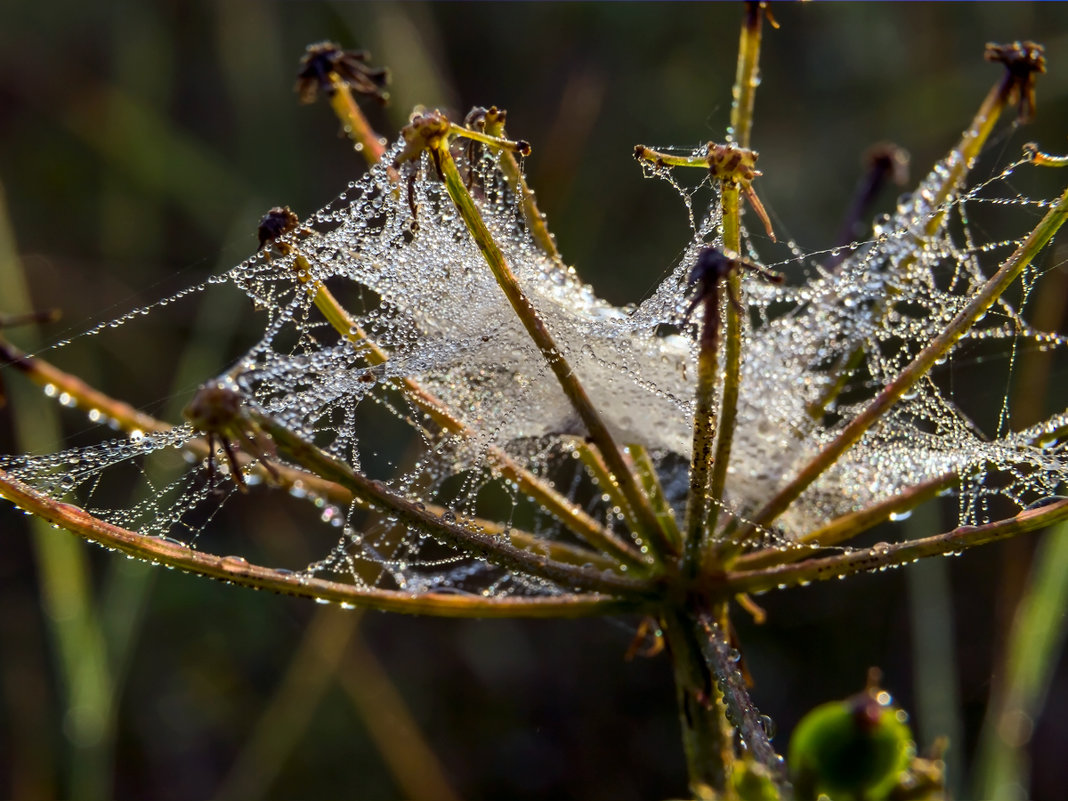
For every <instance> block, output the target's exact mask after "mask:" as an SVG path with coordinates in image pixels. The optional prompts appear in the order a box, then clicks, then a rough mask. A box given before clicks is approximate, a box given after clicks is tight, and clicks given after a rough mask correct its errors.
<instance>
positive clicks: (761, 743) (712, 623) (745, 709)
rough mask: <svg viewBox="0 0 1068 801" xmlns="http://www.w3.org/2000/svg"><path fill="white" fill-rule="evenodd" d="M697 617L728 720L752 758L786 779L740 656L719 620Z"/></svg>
mask: <svg viewBox="0 0 1068 801" xmlns="http://www.w3.org/2000/svg"><path fill="white" fill-rule="evenodd" d="M698 620H699V622H700V624H701V626H702V627H703V629H704V633H705V636H704V638H703V639H702V640H701V648H702V650H703V652H704V656H705V661H706V663H707V664H708V666H709V669H710V670H711V672H712V675H713V676H714V677H715V679H716V683H717V686H718V689H719V691H720V692H721V693H722V695H723V703H724V706H725V708H726V711H727V716H728V718H729V720H731V721H733V724H734V726H735V728H737V729H738V733H739V734H741V736H742V739H743V740H744V741H745V745H746V748H747V749H748V751H749V753H750V754H752V756H753V758H754V759H756V760H757V761H758V762H760V763H761V764H763V765H765V766H766V767H767V768H768V770H769V771H770V772H771V774H772V775H773V776H775V777H776V779H777V780H779V781H782V780H784V779H785V778H786V776H785V772H784V770H783V768H784V764H783V759H782V757H781V756H779V755H778V754H777V753H775V748H774V747H773V746H772V744H771V740H770V739H769V738H768V732H767V730H766V729H765V728H764V725H763V724H762V723H761V719H760V715H759V713H758V712H757V709H756V707H755V706H753V703H752V701H750V700H749V691H748V690H747V689H746V687H745V679H744V678H743V677H742V672H741V670H740V669H739V667H738V661H739V659H740V658H741V655H740V654H739V653H738V652H737V651H735V650H734V649H733V648H732V646H731V644H730V641H729V639H728V638H727V635H726V634H725V632H724V629H723V627H722V626H721V625H720V623H719V622H718V621H716V620H714V619H712V618H711V617H708V616H706V615H701V616H700V617H699V618H698Z"/></svg>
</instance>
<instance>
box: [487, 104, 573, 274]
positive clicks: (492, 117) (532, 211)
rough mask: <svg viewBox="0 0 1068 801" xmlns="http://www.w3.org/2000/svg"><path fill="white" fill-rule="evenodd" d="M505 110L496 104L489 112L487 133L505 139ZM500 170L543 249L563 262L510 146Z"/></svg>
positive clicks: (501, 161) (553, 257) (506, 150)
mask: <svg viewBox="0 0 1068 801" xmlns="http://www.w3.org/2000/svg"><path fill="white" fill-rule="evenodd" d="M504 118H505V113H504V111H503V110H501V109H497V108H496V107H493V108H491V109H489V110H488V111H487V112H486V133H487V134H489V135H490V136H494V137H497V138H498V139H506V138H507V137H506V136H505V132H504ZM499 150H500V154H501V160H500V165H501V172H503V173H504V178H505V180H506V181H508V185H509V186H510V187H511V188H512V191H513V192H515V193H516V195H517V196H518V197H519V205H520V207H521V208H522V209H523V219H524V220H525V221H526V224H527V230H528V231H530V235H531V237H532V238H533V239H534V241H535V242H536V243H537V244H538V247H540V248H541V249H542V251H544V253H545V254H546V255H547V256H548V257H549V258H551V259H552V260H553V261H555V262H557V263H558V264H563V261H564V260H563V258H562V257H561V256H560V251H559V250H557V248H556V237H555V236H553V235H552V233H550V231H549V225H548V222H547V221H546V219H545V215H544V214H543V213H542V212H541V210H540V209H539V208H538V203H537V200H536V199H535V197H534V190H533V189H531V188H530V187H529V186H527V179H526V177H525V176H524V175H523V171H522V170H521V169H520V168H519V162H518V161H516V158H515V154H514V153H513V152H512V151H511V150H508V149H505V148H501V149H499Z"/></svg>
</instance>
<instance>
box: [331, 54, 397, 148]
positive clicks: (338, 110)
mask: <svg viewBox="0 0 1068 801" xmlns="http://www.w3.org/2000/svg"><path fill="white" fill-rule="evenodd" d="M329 94H330V108H332V109H333V110H334V114H336V115H337V118H338V119H339V120H341V127H342V128H343V129H344V131H345V133H346V134H347V135H348V137H349V139H351V140H352V141H353V143H354V144H355V145H356V149H357V150H358V151H359V152H360V155H361V156H363V158H364V160H365V161H366V162H367V164H368V165H369V166H374V165H375V164H377V163H378V162H379V161H381V160H382V154H383V153H385V152H386V146H385V145H384V144H382V140H381V139H380V138H379V136H378V134H377V133H375V131H374V129H373V128H372V127H371V124H370V123H369V122H367V118H366V117H365V116H364V115H363V112H362V111H360V107H359V106H358V105H357V104H356V99H355V98H354V97H353V96H352V92H351V91H350V90H349V87H348V84H347V83H345V81H344V79H342V77H341V76H340V75H338V74H337V73H336V72H331V73H330V92H329Z"/></svg>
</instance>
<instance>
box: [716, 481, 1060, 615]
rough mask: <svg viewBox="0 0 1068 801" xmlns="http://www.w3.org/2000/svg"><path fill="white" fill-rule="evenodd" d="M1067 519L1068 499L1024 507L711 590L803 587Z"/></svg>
mask: <svg viewBox="0 0 1068 801" xmlns="http://www.w3.org/2000/svg"><path fill="white" fill-rule="evenodd" d="M1065 518H1068V500H1065V501H1059V502H1057V503H1053V504H1050V505H1049V506H1043V507H1041V508H1038V509H1029V510H1025V511H1023V512H1020V513H1019V514H1018V515H1016V516H1015V517H1010V518H1008V519H1005V520H998V521H996V522H993V523H986V524H984V525H982V526H960V527H959V528H956V529H953V530H952V531H947V532H945V533H944V534H936V535H934V536H932V537H925V538H923V539H919V540H909V541H906V542H900V543H895V544H893V545H887V544H885V543H884V544H882V545H876V546H873V547H871V548H865V549H863V550H859V551H851V552H849V553H844V554H839V555H837V556H830V557H826V558H823V559H808V560H805V561H803V562H798V563H797V564H793V565H780V566H777V567H771V568H767V569H763V570H746V571H734V572H729V573H727V574H726V575H725V576H724V577H722V578H719V579H716V580H715V582H713V584H714V586H712V587H710V590H712V591H714V592H715V593H716V594H717V595H723V596H725V597H730V596H732V595H735V594H737V593H739V592H764V591H766V590H771V589H775V588H779V589H782V588H784V587H791V586H797V585H804V584H808V583H809V582H812V581H826V580H827V579H832V578H844V577H845V576H847V575H851V574H853V573H867V572H871V571H875V570H885V569H887V568H891V567H901V566H902V565H907V564H909V563H910V562H914V561H916V560H917V559H923V558H924V557H928V556H945V555H947V554H951V553H959V552H961V551H963V550H965V549H967V548H974V547H975V546H977V545H983V544H985V543H988V542H996V541H997V540H1003V539H1008V538H1009V537H1015V536H1017V535H1018V534H1025V533H1027V532H1029V531H1036V530H1038V529H1041V528H1044V527H1045V526H1048V525H1051V524H1052V523H1056V522H1058V521H1060V520H1064V519H1065Z"/></svg>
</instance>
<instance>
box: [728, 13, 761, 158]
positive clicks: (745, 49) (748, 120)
mask: <svg viewBox="0 0 1068 801" xmlns="http://www.w3.org/2000/svg"><path fill="white" fill-rule="evenodd" d="M762 5H763V4H762V3H755V2H749V3H746V4H745V20H744V21H743V22H742V32H741V35H740V36H739V40H738V67H737V70H736V72H735V77H734V92H733V95H734V101H733V103H732V104H731V127H730V130H729V131H728V132H727V133H728V135H729V136H728V138H730V137H733V138H734V141H735V142H737V143H738V144H739V145H741V146H742V147H745V148H747V147H749V137H750V135H751V134H752V131H753V106H754V104H755V103H756V89H757V86H759V85H760V40H761V34H762V29H763V20H764V9H763V8H761V6H762Z"/></svg>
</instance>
